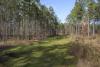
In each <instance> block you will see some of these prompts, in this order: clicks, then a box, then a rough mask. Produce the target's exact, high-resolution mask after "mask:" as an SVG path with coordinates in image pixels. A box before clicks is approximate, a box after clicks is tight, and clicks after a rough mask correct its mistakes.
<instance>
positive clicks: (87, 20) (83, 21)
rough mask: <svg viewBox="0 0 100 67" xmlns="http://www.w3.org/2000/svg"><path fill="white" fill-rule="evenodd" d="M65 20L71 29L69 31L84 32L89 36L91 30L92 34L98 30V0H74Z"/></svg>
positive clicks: (99, 11) (99, 21)
mask: <svg viewBox="0 0 100 67" xmlns="http://www.w3.org/2000/svg"><path fill="white" fill-rule="evenodd" d="M66 22H67V25H69V28H70V30H71V32H70V33H76V35H79V34H80V33H82V32H84V33H86V34H88V36H89V35H90V33H91V32H92V34H93V36H94V35H95V33H96V31H99V32H100V30H99V29H100V0H76V3H75V6H74V8H73V9H72V11H71V13H70V14H69V16H67V18H66ZM96 22H98V23H99V24H97V23H96ZM82 27H84V28H82ZM82 29H85V30H84V31H82Z"/></svg>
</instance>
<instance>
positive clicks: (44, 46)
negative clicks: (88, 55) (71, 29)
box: [0, 36, 77, 67]
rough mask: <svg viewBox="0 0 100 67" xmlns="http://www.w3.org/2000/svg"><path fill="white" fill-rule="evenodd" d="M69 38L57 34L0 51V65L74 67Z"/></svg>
mask: <svg viewBox="0 0 100 67" xmlns="http://www.w3.org/2000/svg"><path fill="white" fill-rule="evenodd" d="M70 43H71V38H70V37H66V36H57V37H52V38H48V39H46V40H43V41H37V42H32V43H31V44H29V45H24V44H23V45H18V46H16V47H13V48H9V49H5V50H1V51H0V67H65V66H67V67H75V64H76V61H77V59H76V58H75V57H74V56H72V55H70V53H69V45H70Z"/></svg>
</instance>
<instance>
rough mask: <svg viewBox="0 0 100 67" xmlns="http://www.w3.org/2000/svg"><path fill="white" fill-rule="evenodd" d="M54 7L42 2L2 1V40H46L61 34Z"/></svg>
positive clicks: (0, 3)
mask: <svg viewBox="0 0 100 67" xmlns="http://www.w3.org/2000/svg"><path fill="white" fill-rule="evenodd" d="M60 25H61V24H60V23H59V21H58V18H57V16H56V15H55V12H54V10H53V8H52V7H49V8H47V7H46V6H45V5H42V4H41V3H40V0H0V39H1V40H7V39H12V38H13V39H29V40H30V39H44V38H46V37H48V36H55V35H58V34H59V30H60V29H61V28H60Z"/></svg>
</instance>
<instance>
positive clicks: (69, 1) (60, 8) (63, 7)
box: [41, 0, 75, 22]
mask: <svg viewBox="0 0 100 67" xmlns="http://www.w3.org/2000/svg"><path fill="white" fill-rule="evenodd" d="M41 3H42V4H44V5H46V6H47V7H49V6H52V7H53V8H54V11H55V13H56V15H57V16H58V18H59V20H61V22H65V19H66V17H67V16H68V15H69V14H70V11H71V10H72V8H73V7H74V4H75V0H41Z"/></svg>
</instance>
